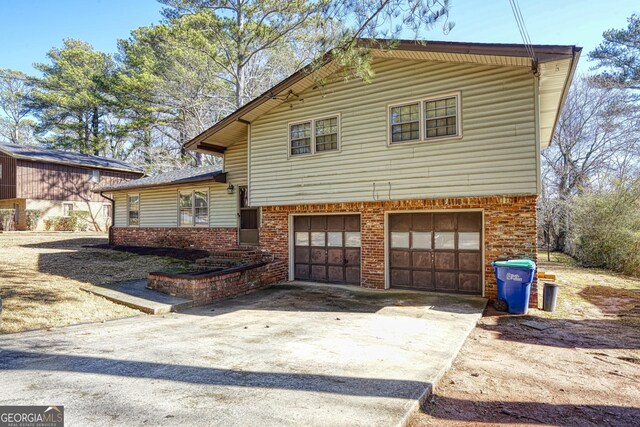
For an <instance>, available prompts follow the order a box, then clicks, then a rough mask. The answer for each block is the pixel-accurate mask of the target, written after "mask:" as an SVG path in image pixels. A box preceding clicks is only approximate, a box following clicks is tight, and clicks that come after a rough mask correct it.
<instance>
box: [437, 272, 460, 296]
mask: <svg viewBox="0 0 640 427" xmlns="http://www.w3.org/2000/svg"><path fill="white" fill-rule="evenodd" d="M435 284H436V289H438V290H441V291H452V292H455V291H457V290H458V273H456V272H444V271H436V283H435Z"/></svg>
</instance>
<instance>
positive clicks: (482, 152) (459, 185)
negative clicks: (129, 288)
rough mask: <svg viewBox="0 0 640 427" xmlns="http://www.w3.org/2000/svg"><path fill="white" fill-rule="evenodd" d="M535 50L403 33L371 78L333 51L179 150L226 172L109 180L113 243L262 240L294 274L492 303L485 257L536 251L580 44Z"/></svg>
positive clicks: (376, 53)
mask: <svg viewBox="0 0 640 427" xmlns="http://www.w3.org/2000/svg"><path fill="white" fill-rule="evenodd" d="M533 49H534V52H535V54H536V56H537V58H536V61H533V60H532V59H531V58H530V57H529V55H528V53H527V49H526V48H525V47H524V46H523V45H507V44H477V43H448V42H426V43H416V42H410V41H403V42H400V43H399V44H398V45H397V47H396V48H394V49H393V50H380V49H374V50H373V52H372V54H373V58H374V59H373V64H372V67H373V70H374V72H375V78H374V79H373V81H372V82H371V83H370V84H365V83H363V82H361V81H359V80H357V79H352V80H348V81H345V79H344V78H343V77H342V76H341V75H340V74H339V71H340V67H339V65H338V64H337V63H336V62H334V61H332V60H331V57H330V56H328V57H327V60H326V61H325V62H324V63H323V65H322V67H321V68H320V70H319V71H317V74H316V75H312V74H310V73H309V70H307V69H305V70H302V71H300V72H297V73H295V74H293V75H291V76H290V77H288V78H287V79H285V80H283V81H282V82H280V83H278V84H277V85H275V86H274V87H273V88H272V89H270V90H269V91H267V92H266V93H265V94H263V95H261V96H259V97H258V98H256V99H254V100H253V101H251V102H249V103H248V104H247V105H245V106H243V107H241V108H240V109H238V110H237V111H235V112H234V113H232V114H231V115H229V116H228V117H226V118H224V119H223V120H221V121H220V122H218V123H216V124H215V125H214V126H212V127H211V128H209V129H208V130H207V131H205V132H203V133H202V134H201V135H198V136H197V137H195V138H194V139H192V140H191V141H189V142H188V143H187V144H186V145H185V148H187V149H189V150H195V151H200V152H203V153H209V154H214V155H219V156H221V157H222V158H223V159H224V165H223V169H222V171H224V173H225V174H226V175H224V177H225V179H224V180H222V179H219V177H221V176H222V175H218V176H217V178H218V181H219V182H216V181H215V179H214V178H211V179H209V181H208V182H206V181H205V182H199V183H198V184H191V183H189V185H186V184H185V185H181V184H179V183H176V182H172V183H171V184H170V185H168V186H154V187H147V188H145V189H144V190H143V189H142V188H141V189H139V191H138V190H134V189H131V190H129V189H125V188H120V189H116V188H114V187H112V188H111V189H112V190H113V191H114V197H115V200H116V215H115V225H114V227H113V229H112V240H113V242H114V243H120V244H127V243H130V244H140V243H143V244H147V245H167V244H169V245H170V244H179V243H180V242H192V244H193V245H194V246H199V247H203V248H206V249H220V248H233V247H236V246H238V245H257V246H258V247H259V248H261V249H263V250H265V251H268V252H270V253H272V254H274V255H275V256H276V257H277V258H280V259H283V260H286V261H287V262H288V270H289V279H290V280H294V279H296V280H313V281H320V282H334V283H349V284H356V285H361V286H365V287H371V288H410V289H423V290H435V291H444V292H459V293H469V294H481V295H485V296H487V297H495V294H496V284H495V278H494V277H493V270H492V268H491V261H493V260H495V259H497V258H500V257H529V258H532V259H534V260H536V259H537V249H536V199H537V194H538V193H539V191H540V150H541V149H542V148H545V147H546V146H548V144H549V142H550V140H551V137H552V135H553V131H554V127H555V124H556V121H557V119H558V116H559V113H560V110H561V108H562V105H563V103H564V100H565V97H566V95H567V91H568V88H569V85H570V84H571V80H572V77H573V73H574V70H575V67H576V64H577V61H578V58H579V55H580V51H581V49H580V48H577V47H575V46H533ZM318 77H319V78H320V79H322V81H324V82H326V83H325V84H323V85H319V84H318V83H317V82H318V81H319V79H318ZM129 185H134V184H133V183H131V184H129ZM107 189H109V188H107ZM116 190H117V191H116ZM198 191H200V192H201V193H200V194H201V195H200V196H198ZM203 194H206V200H205V199H204V197H205V196H204V195H203ZM198 197H200V200H201V202H198ZM198 203H200V205H201V206H206V209H207V213H206V220H205V219H202V221H195V220H194V218H197V216H198V212H199V211H198V209H199V208H198V206H199V205H198ZM201 209H204V208H201ZM202 215H204V214H202ZM179 218H180V220H178V219H179ZM203 218H204V217H203ZM132 219H133V221H132ZM182 219H186V221H183V220H182ZM535 301H536V296H535V293H534V296H533V297H532V302H534V303H535Z"/></svg>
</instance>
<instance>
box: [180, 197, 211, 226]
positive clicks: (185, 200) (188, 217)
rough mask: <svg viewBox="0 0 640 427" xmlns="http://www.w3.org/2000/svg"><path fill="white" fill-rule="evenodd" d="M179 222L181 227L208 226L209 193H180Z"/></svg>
mask: <svg viewBox="0 0 640 427" xmlns="http://www.w3.org/2000/svg"><path fill="white" fill-rule="evenodd" d="M179 199H180V212H179V221H180V225H182V226H192V227H193V226H196V225H208V224H209V193H208V192H207V191H206V190H194V191H180V193H179Z"/></svg>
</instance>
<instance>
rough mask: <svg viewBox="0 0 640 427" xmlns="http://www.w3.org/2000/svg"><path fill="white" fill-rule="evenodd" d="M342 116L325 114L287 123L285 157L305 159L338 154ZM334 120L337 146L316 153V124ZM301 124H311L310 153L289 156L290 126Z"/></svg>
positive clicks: (340, 143)
mask: <svg viewBox="0 0 640 427" xmlns="http://www.w3.org/2000/svg"><path fill="white" fill-rule="evenodd" d="M341 116H342V115H341V114H340V113H335V114H325V115H322V116H320V117H314V118H310V119H304V120H296V121H295V122H289V123H287V157H288V158H289V159H296V158H300V157H307V156H313V155H320V154H330V153H339V152H341V151H342V136H341V135H342V117H341ZM333 118H335V119H336V120H337V125H336V126H337V128H338V144H337V148H336V149H335V150H325V151H316V122H318V121H320V120H328V119H333ZM303 123H311V152H310V153H304V154H291V126H295V125H300V124H303Z"/></svg>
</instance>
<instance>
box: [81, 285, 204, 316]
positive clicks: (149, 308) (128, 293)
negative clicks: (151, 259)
mask: <svg viewBox="0 0 640 427" xmlns="http://www.w3.org/2000/svg"><path fill="white" fill-rule="evenodd" d="M82 290H84V291H87V292H91V293H93V294H96V295H99V296H101V297H103V298H106V299H108V300H109V301H113V302H115V303H118V304H122V305H126V306H127V307H131V308H135V309H137V310H140V311H142V312H143V313H147V314H167V313H171V312H173V311H178V310H183V309H185V308H189V307H192V306H193V301H192V300H190V299H186V298H180V297H174V296H171V295H168V294H165V293H162V292H158V291H154V290H151V289H147V280H146V279H142V280H132V281H129V282H123V283H120V284H117V285H113V286H90V285H88V286H86V287H83V288H82Z"/></svg>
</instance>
